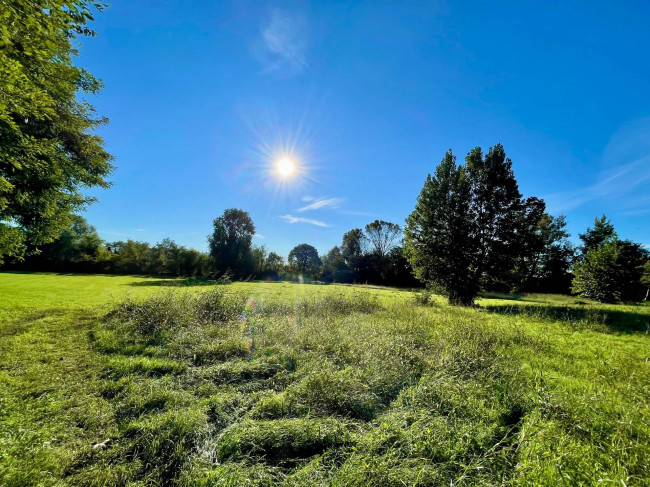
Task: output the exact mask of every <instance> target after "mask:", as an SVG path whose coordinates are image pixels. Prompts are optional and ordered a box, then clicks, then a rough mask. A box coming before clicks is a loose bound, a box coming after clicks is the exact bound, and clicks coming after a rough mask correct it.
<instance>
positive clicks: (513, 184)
mask: <svg viewBox="0 0 650 487" xmlns="http://www.w3.org/2000/svg"><path fill="white" fill-rule="evenodd" d="M465 161H466V164H465V166H457V165H456V158H455V157H454V155H453V154H452V152H451V150H450V151H448V152H447V154H446V155H445V158H444V159H443V160H442V162H441V163H440V165H439V166H438V167H437V169H436V172H435V176H433V177H432V176H431V175H429V176H428V177H427V179H426V181H425V184H424V188H423V189H422V191H421V193H420V196H419V197H418V201H417V204H416V207H415V210H414V211H413V213H411V215H410V216H409V217H408V219H407V226H406V229H405V252H406V255H407V257H408V259H409V261H410V263H411V265H412V266H413V269H414V271H415V273H416V275H417V277H418V278H419V279H421V280H422V281H423V282H425V283H428V284H429V285H432V286H434V287H436V288H437V289H438V290H440V291H441V292H443V293H444V294H446V295H447V296H448V298H449V302H450V303H452V304H461V305H471V304H473V302H474V299H475V297H476V295H477V293H478V291H479V289H480V288H481V286H482V285H483V286H485V285H489V284H490V283H495V282H497V283H511V282H512V279H513V272H514V271H513V270H514V269H515V268H516V262H517V257H518V256H519V255H520V249H519V248H518V245H519V244H520V239H519V234H520V233H521V232H522V231H524V232H525V229H524V228H522V221H524V220H525V218H523V217H522V214H523V212H525V211H526V207H527V205H528V204H529V203H530V200H522V197H521V194H520V192H519V188H518V186H517V181H516V180H515V177H514V174H513V172H512V161H511V160H510V159H508V158H506V154H505V151H504V150H503V147H502V146H501V144H497V145H495V146H494V147H491V148H490V149H489V151H488V153H487V154H485V156H483V153H482V151H481V148H480V147H477V148H475V149H473V150H472V151H470V153H469V154H468V155H467V157H466V159H465Z"/></svg>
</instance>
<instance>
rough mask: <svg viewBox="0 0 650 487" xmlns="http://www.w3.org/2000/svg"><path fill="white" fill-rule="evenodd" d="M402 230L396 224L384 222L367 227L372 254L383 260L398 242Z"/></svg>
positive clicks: (379, 221)
mask: <svg viewBox="0 0 650 487" xmlns="http://www.w3.org/2000/svg"><path fill="white" fill-rule="evenodd" d="M401 233H402V229H401V228H400V226H399V225H397V224H395V223H389V222H385V221H383V220H375V221H374V222H372V223H369V224H368V225H366V238H367V240H368V241H369V242H370V246H371V248H372V252H374V253H375V254H376V255H377V256H378V257H379V259H380V260H381V259H383V258H384V256H385V255H386V254H387V253H388V251H389V250H390V249H391V248H392V247H393V246H394V245H395V243H396V242H397V241H398V239H399V236H400V234H401Z"/></svg>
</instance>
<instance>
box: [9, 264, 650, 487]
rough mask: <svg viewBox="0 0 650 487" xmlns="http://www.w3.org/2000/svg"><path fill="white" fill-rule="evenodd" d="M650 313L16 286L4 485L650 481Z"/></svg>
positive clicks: (536, 298)
mask: <svg viewBox="0 0 650 487" xmlns="http://www.w3.org/2000/svg"><path fill="white" fill-rule="evenodd" d="M649 331H650V306H648V305H600V304H596V303H593V302H588V301H585V300H579V299H575V298H570V297H563V296H549V295H521V296H505V295H489V296H485V297H484V298H483V299H479V300H478V306H477V307H476V308H470V309H458V308H452V307H449V306H448V305H447V304H446V303H445V302H444V300H443V299H442V298H440V297H436V296H433V297H432V298H431V300H429V302H426V303H423V302H422V300H421V299H419V298H418V297H417V296H416V294H415V293H411V292H409V291H406V290H394V289H385V288H376V287H367V286H339V285H331V286H320V285H298V284H289V283H255V282H250V283H233V284H228V285H210V283H205V282H200V281H191V280H184V281H183V280H173V279H160V278H143V277H132V276H82V275H56V274H27V273H0V485H3V486H4V485H7V486H23V485H104V486H114V485H132V486H136V485H182V486H209V485H219V486H221V485H224V486H229V485H232V486H235V485H293V486H299V485H329V486H347V485H363V486H375V485H395V486H403V485H409V486H413V485H627V486H632V485H650V337H649V336H648V333H649Z"/></svg>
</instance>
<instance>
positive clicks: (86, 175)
mask: <svg viewBox="0 0 650 487" xmlns="http://www.w3.org/2000/svg"><path fill="white" fill-rule="evenodd" d="M102 8H103V5H102V4H100V3H94V2H90V1H85V0H76V1H69V0H68V1H66V0H48V1H44V0H29V1H27V0H7V1H3V2H0V18H1V19H2V22H1V23H0V263H1V262H2V260H3V258H4V257H5V256H14V257H17V258H20V257H21V256H22V255H24V253H25V251H26V250H27V247H28V245H41V244H43V243H47V242H51V241H53V240H55V239H56V238H57V237H58V235H59V231H60V230H61V229H63V228H66V227H67V226H68V225H69V224H70V222H71V221H72V214H73V212H75V211H77V210H79V209H81V208H83V207H84V206H85V205H87V204H88V203H91V202H92V201H93V198H89V197H87V196H86V195H84V194H83V193H82V191H81V190H82V189H83V188H87V187H93V186H99V187H108V185H109V183H108V181H107V180H106V177H107V176H108V175H109V173H110V172H111V170H112V168H113V167H112V165H111V156H110V155H109V154H108V153H107V152H106V151H105V150H104V142H103V140H102V139H101V138H100V137H99V136H97V135H95V134H94V133H93V129H95V128H96V127H97V126H98V125H101V124H103V123H105V122H106V119H104V118H101V117H98V116H97V115H96V114H95V112H94V109H93V107H92V106H91V105H90V104H89V103H88V102H87V101H85V100H83V99H81V100H80V99H77V95H78V94H79V93H81V94H94V93H97V92H98V91H99V89H100V88H101V86H102V85H101V82H100V81H99V80H98V79H96V78H95V77H93V76H92V75H91V74H90V73H89V72H88V71H86V70H84V69H83V68H80V67H78V66H77V65H76V64H75V63H73V58H74V56H76V55H77V51H76V50H75V49H74V48H73V46H72V42H73V40H74V39H75V37H76V36H78V35H82V36H83V35H86V36H88V35H94V32H93V31H91V30H90V29H89V28H88V27H87V26H86V24H87V23H88V22H89V21H91V20H93V17H92V11H93V9H99V10H101V9H102Z"/></svg>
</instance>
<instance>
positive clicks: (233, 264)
mask: <svg viewBox="0 0 650 487" xmlns="http://www.w3.org/2000/svg"><path fill="white" fill-rule="evenodd" d="M213 223H214V231H213V232H212V235H209V236H208V243H209V245H210V254H211V255H212V258H213V259H214V265H215V270H216V271H217V272H219V273H224V272H227V271H229V270H230V271H232V272H234V273H236V274H238V275H244V274H248V273H251V272H253V262H252V256H251V246H252V242H253V235H255V225H254V224H253V220H252V219H251V217H250V215H249V214H248V212H246V211H244V210H240V209H237V208H229V209H227V210H225V211H224V212H223V214H222V215H221V216H220V217H218V218H216V219H215V220H214V222H213Z"/></svg>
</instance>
